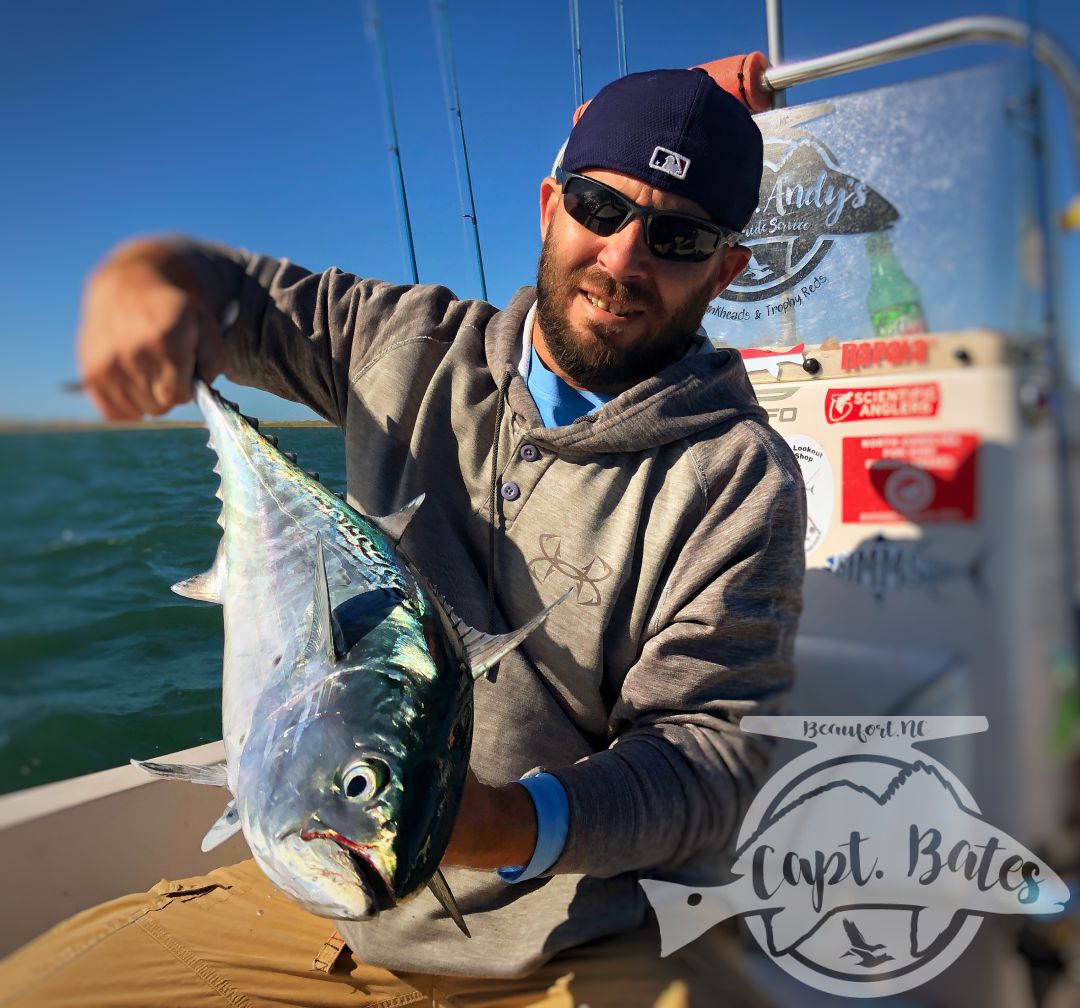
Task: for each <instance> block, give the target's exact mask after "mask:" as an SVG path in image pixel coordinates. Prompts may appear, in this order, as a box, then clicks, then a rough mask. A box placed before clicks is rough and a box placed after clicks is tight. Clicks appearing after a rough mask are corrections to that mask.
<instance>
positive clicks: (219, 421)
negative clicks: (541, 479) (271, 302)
mask: <svg viewBox="0 0 1080 1008" xmlns="http://www.w3.org/2000/svg"><path fill="white" fill-rule="evenodd" d="M195 401H196V403H197V404H198V406H199V409H200V410H201V411H202V413H203V416H204V417H205V419H206V425H207V430H208V432H209V447H210V448H211V449H212V450H213V451H214V452H215V453H216V455H217V464H216V465H215V466H214V471H215V473H217V474H218V475H219V476H220V478H221V480H220V487H219V489H218V491H217V496H218V497H219V498H220V499H221V501H222V512H221V517H220V518H219V519H218V522H219V524H220V525H221V526H222V529H223V535H222V539H221V543H220V545H219V547H218V550H217V554H216V557H215V560H214V563H213V565H212V567H211V568H210V569H209V570H208V571H206V572H205V573H203V574H198V575H196V576H194V577H191V578H188V579H186V580H185V581H182V582H180V583H179V584H177V585H174V586H173V591H175V592H176V593H178V594H180V595H183V596H185V597H188V598H192V599H198V600H202V601H206V602H215V603H219V604H221V605H222V606H223V610H224V624H225V650H224V667H223V677H222V734H223V741H224V747H225V760H224V762H223V763H221V764H217V765H215V766H212V767H186V766H180V765H169V764H161V763H157V762H154V761H141V762H140V761H137V760H133V761H132V762H133V763H134V764H135V765H136V766H139V767H141V768H142V769H144V770H146V771H147V772H149V773H152V774H154V775H156V776H159V777H166V778H172V779H184V780H189V781H192V782H195V783H202V784H215V785H219V786H223V787H225V788H227V789H228V791H229V792H231V794H232V796H233V797H232V800H231V801H229V802H228V803H227V804H226V807H225V811H224V812H223V813H222V815H221V817H220V818H219V819H218V821H217V822H216V823H215V824H214V825H213V826H212V827H211V829H210V831H209V832H208V833H207V835H206V838H205V839H204V841H203V850H209V849H211V848H213V847H214V846H216V845H217V844H219V843H221V842H223V841H224V840H226V839H228V838H229V837H230V836H233V835H234V834H235V833H237V832H238V831H242V832H243V835H244V837H245V839H246V840H247V843H248V846H249V848H250V849H251V853H252V855H253V856H254V858H255V860H256V862H257V863H258V864H259V867H260V868H261V869H262V870H263V872H264V873H265V874H266V875H267V877H268V878H269V879H270V880H271V882H273V883H274V884H275V885H276V886H277V887H278V888H279V889H281V890H282V891H283V892H284V893H286V894H287V895H288V896H289V897H291V898H292V899H293V900H294V901H295V902H296V903H298V904H299V905H300V906H302V907H303V908H305V909H306V910H308V911H310V912H312V913H314V914H317V915H319V916H322V917H327V918H331V919H336V920H367V919H370V918H373V917H375V916H377V915H378V914H379V913H381V912H383V911H386V910H391V909H393V908H394V907H396V906H398V905H400V904H401V903H404V902H405V901H407V900H409V899H411V898H412V897H414V896H415V895H417V894H418V893H419V892H421V891H422V890H423V889H424V888H425V887H427V888H429V889H430V890H431V891H432V893H433V894H434V895H435V897H436V898H437V899H438V900H439V902H440V903H441V904H442V906H443V908H444V909H445V911H446V913H447V914H448V916H449V917H450V918H451V919H453V920H454V922H455V923H456V924H457V926H458V927H459V928H460V929H461V931H462V932H463V933H464V934H466V935H467V934H468V933H469V932H468V928H467V926H466V924H465V922H464V919H463V916H462V914H461V912H460V910H459V909H458V907H457V903H456V901H455V899H454V897H453V894H452V892H451V891H450V888H449V886H448V885H447V884H446V880H445V878H444V877H443V875H442V873H441V871H440V870H439V863H440V861H441V859H442V857H443V855H444V853H445V851H446V848H447V846H448V844H449V841H450V836H451V832H452V830H453V826H454V822H455V818H456V815H457V810H458V807H459V805H460V801H461V796H462V793H463V789H464V786H465V780H466V775H467V770H468V764H469V751H470V746H471V742H472V725H473V683H474V680H475V679H477V678H478V677H480V676H482V675H483V674H484V673H485V672H486V671H487V670H488V669H490V668H492V667H493V666H494V665H495V664H496V663H497V662H498V661H499V660H500V659H501V658H502V657H503V656H504V655H506V654H507V653H508V652H509V651H511V650H512V649H513V648H515V647H517V646H518V644H520V643H521V642H522V641H523V640H524V639H525V637H526V636H528V634H529V633H531V632H532V631H533V630H535V629H536V628H537V627H538V626H539V625H540V624H541V623H542V622H543V621H544V620H545V619H546V618H547V617H548V615H549V614H550V613H551V612H552V610H553V609H554V608H555V607H556V606H557V605H559V604H560V603H561V602H562V601H563V600H564V599H565V598H566V595H563V596H562V598H560V599H557V600H556V601H555V602H554V603H552V604H551V605H549V606H547V607H546V608H544V609H542V610H541V611H540V612H539V613H538V614H537V615H536V616H535V617H534V618H533V619H531V620H529V621H528V622H527V623H526V624H524V625H523V626H522V627H519V628H518V629H517V630H515V631H513V632H512V633H508V634H501V635H490V634H486V633H482V632H481V631H478V630H475V629H473V628H472V627H470V626H468V625H467V624H466V623H465V622H464V621H463V620H462V619H461V618H460V617H458V616H457V615H456V613H455V612H454V610H453V608H452V607H451V606H450V605H449V603H448V602H446V601H445V600H444V599H442V597H441V596H440V595H439V593H438V591H437V590H436V589H435V587H434V586H433V585H432V584H431V583H430V582H429V581H428V580H427V579H426V578H425V577H424V575H423V574H422V573H421V572H420V571H419V570H417V568H416V567H415V566H414V565H413V563H412V562H411V561H410V559H409V557H408V555H407V553H406V551H405V549H404V548H403V547H402V546H401V538H402V536H403V534H404V533H405V531H406V529H407V527H408V524H409V522H410V521H411V520H412V518H413V516H414V515H415V514H416V512H417V510H418V509H419V507H420V506H421V503H422V501H423V497H422V496H421V497H417V498H416V499H415V500H413V501H411V502H410V503H408V504H406V505H405V507H404V508H402V509H401V510H400V511H398V512H397V513H395V514H393V515H390V516H387V517H371V516H366V515H364V514H362V513H361V512H360V511H358V510H356V509H355V508H354V507H352V506H351V505H349V504H348V503H347V502H346V501H344V500H342V499H340V498H339V497H338V496H337V495H335V494H334V493H332V492H331V491H330V490H329V489H327V488H326V487H325V486H323V485H322V484H321V483H320V482H318V481H317V480H316V479H314V478H313V477H312V475H311V474H308V473H306V472H305V471H304V470H303V469H302V468H301V467H300V465H299V464H298V463H297V461H296V457H295V456H294V455H291V454H287V453H285V452H283V451H281V450H279V449H278V448H277V446H276V440H274V439H272V438H271V437H269V436H267V435H265V434H261V433H260V432H259V430H258V426H257V422H256V421H254V420H253V419H252V418H249V417H245V416H244V415H243V414H242V413H240V411H239V408H238V406H237V405H236V404H235V403H230V402H229V401H228V400H225V399H223V398H222V397H221V396H220V395H219V394H218V393H217V392H216V391H214V390H213V389H211V388H210V387H208V386H207V385H206V384H204V383H203V382H201V381H196V383H195Z"/></svg>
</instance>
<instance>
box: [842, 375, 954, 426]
mask: <svg viewBox="0 0 1080 1008" xmlns="http://www.w3.org/2000/svg"><path fill="white" fill-rule="evenodd" d="M940 402H941V386H940V385H938V384H937V382H927V383H925V384H923V385H891V386H888V385H887V386H884V387H882V388H856V389H849V388H831V389H829V390H828V392H826V393H825V419H826V421H827V422H828V423H831V424H836V423H850V422H852V421H854V420H892V419H895V418H897V417H934V416H937V411H938V404H939V403H940Z"/></svg>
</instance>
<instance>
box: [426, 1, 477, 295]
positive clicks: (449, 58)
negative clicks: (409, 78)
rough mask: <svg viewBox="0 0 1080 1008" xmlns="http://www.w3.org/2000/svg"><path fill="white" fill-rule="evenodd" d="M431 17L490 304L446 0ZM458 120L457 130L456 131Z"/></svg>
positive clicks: (463, 193)
mask: <svg viewBox="0 0 1080 1008" xmlns="http://www.w3.org/2000/svg"><path fill="white" fill-rule="evenodd" d="M431 14H432V17H433V18H434V20H435V29H436V33H437V34H438V36H439V41H440V43H441V45H440V48H439V64H440V66H441V67H442V78H443V92H444V94H445V95H446V102H447V107H448V108H449V110H450V132H451V134H453V135H455V136H456V137H457V141H458V148H457V149H458V152H459V154H460V156H461V166H462V167H463V168H464V174H465V179H464V181H465V184H464V186H462V177H461V176H462V168H461V167H459V165H458V160H457V158H456V157H455V159H454V171H455V173H456V174H457V180H458V198H459V200H460V201H461V209H462V216H464V218H465V220H468V221H472V233H473V246H474V248H475V250H476V268H477V270H478V271H479V273H480V296H481V297H482V298H483V299H484V300H485V301H486V300H487V299H488V293H487V279H486V277H485V276H484V256H483V253H482V252H481V251H480V224H479V222H478V221H477V219H476V201H475V200H474V199H473V184H472V172H471V171H470V170H469V149H468V147H467V146H466V144H465V121H464V119H463V118H462V115H461V96H460V94H459V92H458V83H457V70H456V69H455V67H454V50H453V47H452V45H451V39H450V18H449V16H448V14H447V9H446V0H431ZM455 121H456V124H457V129H456V130H455V129H454V125H455Z"/></svg>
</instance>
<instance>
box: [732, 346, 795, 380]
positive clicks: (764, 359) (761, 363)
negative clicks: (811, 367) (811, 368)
mask: <svg viewBox="0 0 1080 1008" xmlns="http://www.w3.org/2000/svg"><path fill="white" fill-rule="evenodd" d="M805 349H806V344H805V343H800V344H799V345H798V346H793V347H792V348H791V349H790V350H756V349H754V348H752V347H748V348H747V349H745V350H740V351H739V354H740V355H741V356H742V359H743V364H744V365H745V366H746V373H747V374H753V373H754V372H755V371H768V372H769V374H771V375H772V376H773V377H774V378H779V377H780V365H781V364H798V365H799V367H802V366H803V365H804V364H805V363H806V354H805V353H804V352H803V351H804V350H805Z"/></svg>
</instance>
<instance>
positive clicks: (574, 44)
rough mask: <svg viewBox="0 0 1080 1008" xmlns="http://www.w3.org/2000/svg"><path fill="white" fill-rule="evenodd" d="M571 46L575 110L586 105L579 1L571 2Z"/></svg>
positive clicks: (572, 0) (571, 0) (573, 0)
mask: <svg viewBox="0 0 1080 1008" xmlns="http://www.w3.org/2000/svg"><path fill="white" fill-rule="evenodd" d="M570 46H571V49H572V56H571V58H572V61H573V63H572V66H573V74H574V108H581V106H582V105H584V104H585V80H584V78H583V76H582V73H581V11H580V10H579V9H578V0H570Z"/></svg>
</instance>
